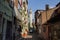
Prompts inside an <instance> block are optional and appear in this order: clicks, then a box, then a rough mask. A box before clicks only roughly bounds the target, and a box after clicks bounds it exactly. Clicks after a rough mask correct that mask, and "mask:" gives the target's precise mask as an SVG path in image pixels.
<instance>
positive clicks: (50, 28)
mask: <svg viewBox="0 0 60 40" xmlns="http://www.w3.org/2000/svg"><path fill="white" fill-rule="evenodd" d="M59 11H60V3H58V4H57V5H56V7H54V8H51V9H50V8H49V5H46V10H44V11H43V12H41V14H39V15H40V16H41V18H39V19H41V21H40V23H41V24H40V26H41V36H40V37H42V38H43V39H44V40H60V34H59V33H60V32H59V30H60V29H59V28H60V27H59V26H60V25H59V24H60V21H59V20H60V16H59V15H60V12H59ZM36 14H37V15H38V13H36ZM37 15H35V16H37ZM40 16H39V17H40ZM37 19H38V18H37ZM36 23H37V22H36ZM35 25H36V24H35ZM37 27H38V28H39V26H37Z"/></svg>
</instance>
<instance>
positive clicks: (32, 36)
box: [21, 33, 42, 40]
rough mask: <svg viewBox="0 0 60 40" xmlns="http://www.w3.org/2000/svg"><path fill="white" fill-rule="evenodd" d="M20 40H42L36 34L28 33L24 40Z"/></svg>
mask: <svg viewBox="0 0 60 40" xmlns="http://www.w3.org/2000/svg"><path fill="white" fill-rule="evenodd" d="M21 40H42V39H41V38H40V37H39V36H38V34H37V33H29V35H28V36H27V38H26V39H21Z"/></svg>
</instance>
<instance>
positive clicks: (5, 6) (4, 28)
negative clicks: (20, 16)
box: [0, 0, 13, 40]
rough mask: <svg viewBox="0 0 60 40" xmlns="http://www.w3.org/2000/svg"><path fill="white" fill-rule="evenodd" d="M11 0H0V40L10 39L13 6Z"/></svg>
mask: <svg viewBox="0 0 60 40" xmlns="http://www.w3.org/2000/svg"><path fill="white" fill-rule="evenodd" d="M10 1H11V0H9V1H8V0H0V6H1V7H0V19H1V20H0V40H12V37H13V36H12V35H13V34H12V27H13V25H12V23H13V16H12V15H13V9H12V8H13V7H12V6H11V5H10Z"/></svg>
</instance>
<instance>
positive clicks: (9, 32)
mask: <svg viewBox="0 0 60 40" xmlns="http://www.w3.org/2000/svg"><path fill="white" fill-rule="evenodd" d="M6 40H12V22H11V21H7V29H6Z"/></svg>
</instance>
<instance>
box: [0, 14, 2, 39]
mask: <svg viewBox="0 0 60 40" xmlns="http://www.w3.org/2000/svg"><path fill="white" fill-rule="evenodd" d="M1 24H2V14H0V40H1V37H2V30H1V29H2V25H1Z"/></svg>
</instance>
